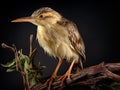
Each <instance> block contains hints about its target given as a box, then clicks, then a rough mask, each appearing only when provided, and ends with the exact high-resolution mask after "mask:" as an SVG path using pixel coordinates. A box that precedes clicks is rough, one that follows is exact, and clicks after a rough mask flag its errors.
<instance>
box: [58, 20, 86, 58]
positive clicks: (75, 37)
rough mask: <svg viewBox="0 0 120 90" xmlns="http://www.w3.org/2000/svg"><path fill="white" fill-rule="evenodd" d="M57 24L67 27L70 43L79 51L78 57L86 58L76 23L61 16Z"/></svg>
mask: <svg viewBox="0 0 120 90" xmlns="http://www.w3.org/2000/svg"><path fill="white" fill-rule="evenodd" d="M58 24H60V25H64V26H65V27H66V28H67V31H68V33H69V40H70V42H71V45H72V46H73V48H74V49H75V50H76V52H78V53H79V55H80V58H82V59H83V60H85V59H86V56H85V46H84V43H83V40H82V37H81V36H80V34H79V32H78V29H77V26H76V24H75V23H73V22H72V21H69V20H67V19H65V18H62V20H61V21H59V22H58Z"/></svg>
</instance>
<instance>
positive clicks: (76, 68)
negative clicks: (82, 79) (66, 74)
mask: <svg viewBox="0 0 120 90" xmlns="http://www.w3.org/2000/svg"><path fill="white" fill-rule="evenodd" d="M81 70H83V62H82V59H81V58H80V59H79V60H78V63H75V64H74V66H73V71H74V72H75V73H77V72H80V71H81Z"/></svg>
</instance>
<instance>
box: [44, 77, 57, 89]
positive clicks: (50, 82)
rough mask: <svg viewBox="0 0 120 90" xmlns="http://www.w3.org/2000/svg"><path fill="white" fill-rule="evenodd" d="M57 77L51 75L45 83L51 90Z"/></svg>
mask: <svg viewBox="0 0 120 90" xmlns="http://www.w3.org/2000/svg"><path fill="white" fill-rule="evenodd" d="M54 79H55V78H54V77H50V78H49V79H48V80H47V81H46V82H45V85H46V86H48V90H51V86H52V82H53V80H54Z"/></svg>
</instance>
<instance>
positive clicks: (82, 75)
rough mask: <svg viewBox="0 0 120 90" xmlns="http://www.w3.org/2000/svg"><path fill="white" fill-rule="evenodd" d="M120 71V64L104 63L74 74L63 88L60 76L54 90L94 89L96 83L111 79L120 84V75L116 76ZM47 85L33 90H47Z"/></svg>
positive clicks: (39, 85)
mask: <svg viewBox="0 0 120 90" xmlns="http://www.w3.org/2000/svg"><path fill="white" fill-rule="evenodd" d="M119 70H120V63H108V64H104V62H102V63H100V64H98V65H95V66H90V67H88V68H85V69H83V71H81V72H79V73H76V74H72V75H71V79H70V80H67V79H66V81H65V82H64V84H63V85H62V86H61V81H60V80H59V78H60V77H61V76H58V77H57V78H55V80H54V82H53V83H52V88H51V89H52V90H55V89H57V90H62V89H65V88H66V87H73V86H78V85H80V86H88V87H90V88H94V87H95V85H96V83H97V82H99V81H101V80H104V79H111V80H113V81H117V82H120V73H119V74H116V73H114V72H117V71H119ZM47 87H48V86H47V85H45V84H38V85H36V86H34V87H33V88H31V90H47Z"/></svg>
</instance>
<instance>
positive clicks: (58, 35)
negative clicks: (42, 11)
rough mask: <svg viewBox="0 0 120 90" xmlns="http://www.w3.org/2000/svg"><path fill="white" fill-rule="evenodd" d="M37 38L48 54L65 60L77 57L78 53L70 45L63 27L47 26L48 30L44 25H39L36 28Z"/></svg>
mask: <svg viewBox="0 0 120 90" xmlns="http://www.w3.org/2000/svg"><path fill="white" fill-rule="evenodd" d="M59 28H60V27H59ZM37 39H38V42H39V44H40V46H41V47H42V48H43V49H44V51H45V52H47V53H48V54H49V55H50V56H54V57H58V58H63V59H67V60H70V59H71V58H73V57H74V58H76V60H78V58H79V56H78V54H77V53H76V52H75V51H74V50H73V48H72V47H71V43H70V41H69V38H68V33H67V32H66V30H64V28H61V30H59V29H57V30H56V29H55V28H49V30H48V29H46V28H45V27H42V26H39V27H38V29H37Z"/></svg>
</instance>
